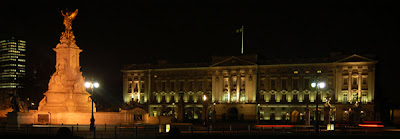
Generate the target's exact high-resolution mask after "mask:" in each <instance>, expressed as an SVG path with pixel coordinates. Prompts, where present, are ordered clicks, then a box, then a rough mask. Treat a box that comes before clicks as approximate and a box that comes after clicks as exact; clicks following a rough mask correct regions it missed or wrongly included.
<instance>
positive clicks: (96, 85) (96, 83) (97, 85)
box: [93, 82, 325, 88]
mask: <svg viewBox="0 0 400 139" xmlns="http://www.w3.org/2000/svg"><path fill="white" fill-rule="evenodd" d="M99 86H100V84H99V83H98V82H95V83H93V87H94V88H99ZM324 86H325V85H324Z"/></svg>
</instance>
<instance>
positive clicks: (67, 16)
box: [60, 9, 78, 44]
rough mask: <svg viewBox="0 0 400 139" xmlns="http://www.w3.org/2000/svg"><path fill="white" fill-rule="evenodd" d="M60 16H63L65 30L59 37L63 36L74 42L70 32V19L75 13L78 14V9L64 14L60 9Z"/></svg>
mask: <svg viewBox="0 0 400 139" xmlns="http://www.w3.org/2000/svg"><path fill="white" fill-rule="evenodd" d="M61 14H62V16H64V22H63V23H64V26H65V31H64V32H63V33H62V35H61V37H60V38H61V39H62V38H65V39H67V40H68V41H69V42H70V43H72V44H75V36H74V34H73V32H72V21H73V20H74V19H75V17H76V15H78V9H76V10H75V11H74V12H68V11H67V12H66V13H65V14H64V12H63V10H61Z"/></svg>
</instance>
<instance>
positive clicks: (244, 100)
mask: <svg viewBox="0 0 400 139" xmlns="http://www.w3.org/2000/svg"><path fill="white" fill-rule="evenodd" d="M240 102H246V95H245V94H241V95H240Z"/></svg>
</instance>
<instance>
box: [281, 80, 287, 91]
mask: <svg viewBox="0 0 400 139" xmlns="http://www.w3.org/2000/svg"><path fill="white" fill-rule="evenodd" d="M282 90H287V80H286V79H282Z"/></svg>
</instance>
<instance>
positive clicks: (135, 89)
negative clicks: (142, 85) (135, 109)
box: [133, 83, 138, 92]
mask: <svg viewBox="0 0 400 139" xmlns="http://www.w3.org/2000/svg"><path fill="white" fill-rule="evenodd" d="M133 92H138V83H135V87H133Z"/></svg>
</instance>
